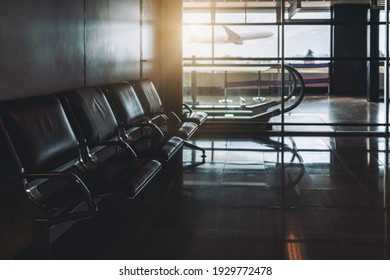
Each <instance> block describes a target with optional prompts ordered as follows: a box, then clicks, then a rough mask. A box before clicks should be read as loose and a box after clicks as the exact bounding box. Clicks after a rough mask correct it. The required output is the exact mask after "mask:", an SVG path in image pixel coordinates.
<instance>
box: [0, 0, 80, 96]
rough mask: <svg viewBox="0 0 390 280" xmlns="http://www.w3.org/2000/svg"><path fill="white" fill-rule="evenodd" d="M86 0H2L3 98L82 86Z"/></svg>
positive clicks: (0, 75) (0, 76)
mask: <svg viewBox="0 0 390 280" xmlns="http://www.w3.org/2000/svg"><path fill="white" fill-rule="evenodd" d="M83 2H84V1H83V0H67V1H51V0H40V1H30V0H2V1H1V3H0V48H1V52H0V62H1V63H0V100H4V99H12V98H18V97H23V96H29V95H37V94H41V93H46V92H51V91H56V90H60V89H63V88H68V87H79V86H82V85H83V81H84V79H83V73H84V68H83V67H84V66H83V65H84V63H83V61H84V59H83V58H84V44H83V42H84V9H83V5H84V4H83Z"/></svg>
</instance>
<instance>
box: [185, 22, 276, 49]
mask: <svg viewBox="0 0 390 280" xmlns="http://www.w3.org/2000/svg"><path fill="white" fill-rule="evenodd" d="M222 27H223V29H224V31H225V34H223V35H215V36H214V43H215V44H228V43H233V44H236V45H242V44H243V43H244V41H246V40H254V39H263V38H268V37H271V36H272V35H274V34H273V33H272V32H270V31H265V30H256V31H251V32H245V33H241V34H239V33H237V32H234V31H233V30H232V29H230V28H228V27H227V26H225V25H223V26H222ZM190 42H192V43H200V44H211V43H213V40H212V38H211V36H207V37H205V36H199V35H196V34H190Z"/></svg>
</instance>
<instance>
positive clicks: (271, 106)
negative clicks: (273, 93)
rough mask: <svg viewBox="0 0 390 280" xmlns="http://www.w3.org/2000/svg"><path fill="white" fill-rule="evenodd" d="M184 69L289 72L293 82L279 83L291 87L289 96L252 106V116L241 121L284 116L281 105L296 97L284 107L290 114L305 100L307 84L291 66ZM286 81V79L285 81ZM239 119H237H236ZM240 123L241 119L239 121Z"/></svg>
mask: <svg viewBox="0 0 390 280" xmlns="http://www.w3.org/2000/svg"><path fill="white" fill-rule="evenodd" d="M184 67H193V68H195V69H196V68H202V67H206V68H207V67H209V68H221V69H223V67H245V68H247V69H251V68H252V70H255V69H257V68H269V69H284V70H285V71H287V72H288V74H289V77H290V79H291V81H287V82H286V81H285V82H284V83H283V82H282V81H278V84H280V86H282V85H284V86H289V90H288V92H287V95H285V96H283V97H281V98H280V99H277V100H271V101H269V102H266V103H259V104H256V105H251V106H250V107H247V108H248V109H251V110H253V115H252V116H247V117H243V118H242V119H241V121H243V120H244V119H247V120H260V119H265V118H270V117H274V116H277V115H280V114H282V110H281V106H280V105H281V104H282V102H285V104H286V103H287V102H288V101H291V100H293V97H296V98H295V99H294V102H292V103H291V104H289V105H288V106H286V107H284V108H283V109H284V110H283V112H284V113H286V112H289V111H291V110H293V109H295V108H296V107H297V106H298V105H299V104H300V103H301V102H302V100H303V98H304V89H305V83H304V79H303V77H302V75H301V74H300V73H299V72H298V71H297V70H296V69H295V68H294V67H293V66H291V65H283V67H282V65H281V64H275V63H269V64H250V65H246V64H245V65H239V64H187V65H184ZM285 80H286V79H285ZM236 119H237V118H236ZM237 120H238V121H240V120H239V119H237Z"/></svg>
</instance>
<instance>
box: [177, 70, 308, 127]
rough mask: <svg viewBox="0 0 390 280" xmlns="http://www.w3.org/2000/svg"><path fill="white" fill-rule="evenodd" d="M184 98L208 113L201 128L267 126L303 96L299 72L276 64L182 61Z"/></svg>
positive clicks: (302, 83)
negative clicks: (184, 63) (184, 62)
mask: <svg viewBox="0 0 390 280" xmlns="http://www.w3.org/2000/svg"><path fill="white" fill-rule="evenodd" d="M184 71H185V75H187V77H185V81H187V84H186V85H187V86H186V87H185V88H184V93H185V94H186V95H187V100H186V97H185V98H184V99H185V102H186V103H187V104H188V105H190V106H191V107H193V108H196V110H199V111H204V112H206V113H207V114H208V116H209V117H208V120H207V122H206V123H205V125H204V130H206V131H207V130H209V131H214V132H217V131H234V130H240V131H243V130H248V131H250V130H253V129H256V130H259V129H261V130H271V129H272V125H271V124H270V119H271V118H273V117H276V116H278V115H281V114H282V112H283V113H287V112H290V111H291V110H293V109H294V108H296V107H297V106H298V105H299V104H300V103H301V101H302V100H303V97H304V88H305V83H304V79H303V77H302V75H301V74H300V73H299V72H298V71H297V70H296V69H295V68H294V67H292V66H290V65H283V66H282V65H280V64H186V65H184Z"/></svg>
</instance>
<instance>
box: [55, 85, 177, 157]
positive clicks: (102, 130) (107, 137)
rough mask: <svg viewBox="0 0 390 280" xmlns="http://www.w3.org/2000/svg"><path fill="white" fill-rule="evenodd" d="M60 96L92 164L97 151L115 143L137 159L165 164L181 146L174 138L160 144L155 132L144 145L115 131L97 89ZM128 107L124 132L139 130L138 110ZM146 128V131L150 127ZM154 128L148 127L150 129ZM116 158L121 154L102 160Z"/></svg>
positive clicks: (113, 116)
mask: <svg viewBox="0 0 390 280" xmlns="http://www.w3.org/2000/svg"><path fill="white" fill-rule="evenodd" d="M60 96H61V99H62V100H63V102H64V103H65V104H67V105H68V106H69V109H70V113H71V114H73V115H74V119H75V121H76V123H77V126H79V127H80V131H81V134H82V137H83V138H85V139H86V142H87V143H86V144H87V149H88V150H89V156H90V158H91V159H92V161H96V160H98V159H99V158H101V156H100V157H99V156H97V155H98V154H99V148H98V147H100V146H104V145H107V144H108V143H113V144H114V145H115V143H119V144H120V145H124V146H128V147H130V149H131V151H134V152H135V154H134V156H135V157H137V158H147V159H156V160H158V161H160V162H166V161H169V160H170V158H171V157H172V156H173V155H175V153H176V152H177V151H178V150H179V149H180V148H181V146H182V142H183V140H182V139H180V138H178V137H175V138H171V139H169V140H168V141H162V137H161V134H160V135H158V133H159V131H157V135H156V136H155V137H151V136H150V135H148V136H144V137H142V139H144V141H135V140H134V141H132V140H133V139H132V138H131V136H130V135H129V134H126V133H123V132H124V127H123V126H121V127H119V125H118V122H117V118H116V114H115V113H114V111H115V110H114V111H113V110H112V109H113V107H112V106H111V105H110V104H109V102H108V100H107V98H106V96H105V94H104V93H103V91H102V90H101V88H99V87H95V88H93V87H91V88H83V89H75V90H72V91H69V92H64V93H61V94H60ZM127 97H128V96H126V98H127ZM127 101H129V100H127ZM128 105H129V106H130V107H128V108H126V109H127V110H128V111H127V113H128V114H130V115H127V116H126V117H127V120H126V121H127V122H126V125H127V126H126V129H130V128H131V127H133V128H137V129H139V128H140V127H143V125H144V124H143V123H142V122H140V121H138V120H139V117H140V116H139V115H138V112H137V111H134V110H137V109H138V108H137V106H136V104H134V103H131V102H130V104H128ZM132 114H134V115H132ZM121 122H122V121H121ZM147 127H148V128H150V126H147ZM154 128H155V127H153V126H151V129H154ZM147 131H148V132H149V131H150V130H147ZM160 133H161V132H160ZM151 134H152V135H153V136H154V135H155V134H153V133H151ZM102 144H103V145H102ZM118 156H119V157H122V153H115V154H114V156H111V157H108V158H107V156H106V155H105V160H110V161H113V160H114V161H115V160H118V159H117V157H118Z"/></svg>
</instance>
